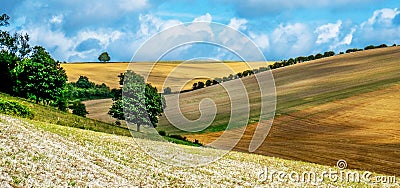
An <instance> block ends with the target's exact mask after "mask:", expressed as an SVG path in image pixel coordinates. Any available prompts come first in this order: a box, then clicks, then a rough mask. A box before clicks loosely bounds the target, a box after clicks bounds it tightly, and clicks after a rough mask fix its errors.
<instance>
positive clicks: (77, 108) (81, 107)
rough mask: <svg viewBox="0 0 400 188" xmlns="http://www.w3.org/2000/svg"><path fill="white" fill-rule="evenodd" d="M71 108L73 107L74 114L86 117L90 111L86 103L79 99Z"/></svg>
mask: <svg viewBox="0 0 400 188" xmlns="http://www.w3.org/2000/svg"><path fill="white" fill-rule="evenodd" d="M69 108H70V109H72V114H75V115H78V116H82V117H86V114H88V113H89V112H87V111H86V106H85V104H83V103H82V102H80V101H78V102H75V103H74V104H73V105H72V106H71V107H69Z"/></svg>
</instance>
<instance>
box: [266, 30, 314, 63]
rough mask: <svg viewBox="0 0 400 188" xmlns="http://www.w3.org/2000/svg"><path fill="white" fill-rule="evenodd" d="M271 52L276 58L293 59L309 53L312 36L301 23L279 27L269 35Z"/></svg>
mask: <svg viewBox="0 0 400 188" xmlns="http://www.w3.org/2000/svg"><path fill="white" fill-rule="evenodd" d="M270 39H271V41H270V42H271V46H273V47H272V48H271V50H272V51H273V52H274V55H275V56H278V57H294V56H297V55H304V54H306V53H309V51H310V49H311V47H312V44H313V40H314V36H313V35H312V32H311V31H310V29H309V27H308V26H307V25H305V24H302V23H295V24H287V25H282V24H281V25H279V27H278V28H276V29H275V30H274V31H273V32H272V34H271V37H270Z"/></svg>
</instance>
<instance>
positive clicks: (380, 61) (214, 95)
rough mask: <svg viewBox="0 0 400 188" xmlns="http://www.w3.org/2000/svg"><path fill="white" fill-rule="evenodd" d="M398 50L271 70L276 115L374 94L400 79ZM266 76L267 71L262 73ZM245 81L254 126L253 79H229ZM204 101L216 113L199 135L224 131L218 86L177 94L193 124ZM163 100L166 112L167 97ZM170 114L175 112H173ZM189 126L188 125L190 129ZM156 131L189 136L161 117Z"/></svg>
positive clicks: (223, 97) (224, 102) (223, 100)
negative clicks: (355, 96) (215, 109)
mask: <svg viewBox="0 0 400 188" xmlns="http://www.w3.org/2000/svg"><path fill="white" fill-rule="evenodd" d="M398 57H400V47H388V48H384V49H375V50H368V51H362V52H355V53H350V54H344V55H337V56H334V57H329V58H323V59H320V60H315V61H310V62H305V63H301V64H296V65H292V66H288V67H283V68H278V69H274V70H272V74H273V75H274V79H275V85H276V95H277V106H276V114H277V115H282V114H290V113H293V112H297V111H301V110H304V109H307V108H310V107H314V106H318V105H321V104H325V103H329V102H333V101H336V100H340V99H345V98H349V97H351V96H354V95H359V94H362V93H367V92H371V91H376V90H379V89H382V88H386V87H389V86H391V85H393V84H396V83H399V81H400V74H398V73H399V72H400V60H399V58H398ZM262 74H268V73H260V75H262ZM241 81H242V82H243V83H244V85H245V87H246V89H247V91H248V93H249V100H250V107H251V109H250V121H249V124H251V123H254V122H258V117H259V113H260V105H261V102H260V99H261V96H260V95H259V93H257V89H258V85H257V81H256V80H255V78H254V76H249V77H246V78H243V79H241V80H233V81H230V83H229V85H238V86H240V85H241V83H240V82H241ZM204 98H210V99H212V100H213V101H215V103H216V105H217V108H218V111H217V114H216V117H215V119H214V121H213V123H212V124H211V125H210V126H209V127H207V129H205V130H203V131H202V132H200V133H209V132H218V131H223V130H225V129H226V127H227V125H228V122H229V118H230V112H231V109H230V101H229V96H228V94H227V92H226V91H225V90H224V88H223V87H221V86H220V85H217V86H212V87H207V88H205V89H201V90H196V91H193V92H188V93H182V94H180V96H179V99H180V101H179V102H180V110H181V111H182V114H183V115H184V116H185V117H186V118H188V119H191V120H195V119H197V118H199V117H200V112H199V103H200V101H201V100H202V99H204ZM166 99H167V109H166V110H167V111H168V110H169V109H168V99H169V96H168V95H167V96H166ZM169 113H170V114H179V113H178V112H175V111H173V110H171V112H169ZM188 126H189V125H188ZM158 129H160V130H164V131H166V132H167V133H170V134H190V133H189V132H185V131H181V130H179V129H177V128H175V127H174V126H172V125H171V124H170V122H169V121H168V120H167V119H166V118H165V116H162V117H161V118H160V123H159V127H158Z"/></svg>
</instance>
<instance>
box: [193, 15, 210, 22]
mask: <svg viewBox="0 0 400 188" xmlns="http://www.w3.org/2000/svg"><path fill="white" fill-rule="evenodd" d="M211 21H212V16H211V14H210V13H206V14H205V15H202V16H199V17H197V18H195V19H194V20H193V22H211Z"/></svg>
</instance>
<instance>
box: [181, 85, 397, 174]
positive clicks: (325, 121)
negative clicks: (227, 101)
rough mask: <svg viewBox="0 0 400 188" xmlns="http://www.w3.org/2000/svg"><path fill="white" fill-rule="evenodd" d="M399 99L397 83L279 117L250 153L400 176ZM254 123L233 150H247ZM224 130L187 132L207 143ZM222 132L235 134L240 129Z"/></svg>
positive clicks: (191, 137)
mask: <svg viewBox="0 0 400 188" xmlns="http://www.w3.org/2000/svg"><path fill="white" fill-rule="evenodd" d="M399 101H400V84H397V85H395V86H392V87H389V88H385V89H381V90H378V91H374V92H369V93H365V94H360V95H357V96H353V97H350V98H346V99H341V100H337V101H334V102H329V103H326V104H323V105H318V106H316V107H311V108H307V109H304V110H302V111H298V112H293V113H290V114H287V115H281V116H278V117H276V118H275V119H274V123H273V126H272V128H271V130H270V132H269V135H268V137H267V139H266V140H265V141H264V142H263V144H262V145H261V146H260V147H259V148H258V149H257V150H256V151H255V152H254V153H257V154H262V155H268V156H275V157H280V158H285V159H292V160H302V161H308V162H313V163H318V164H325V165H331V166H334V165H335V164H336V162H337V161H338V160H340V159H344V160H346V161H347V163H348V168H352V169H360V170H369V171H374V172H380V173H384V174H392V175H393V174H395V175H400V161H399V159H400V115H399V112H400V103H399ZM256 127H257V123H255V124H252V125H249V126H248V127H247V128H246V131H245V134H244V136H243V137H242V138H241V140H240V141H239V143H238V145H236V147H235V148H234V150H236V151H242V152H249V151H248V148H249V144H250V141H251V139H252V138H253V134H254V131H255V128H256ZM222 133H223V132H214V133H205V134H199V135H186V136H187V137H188V138H189V139H190V140H194V139H197V140H199V141H200V142H201V143H204V144H207V143H210V142H212V141H214V140H215V139H217V138H218V137H220V136H221V135H222ZM225 134H227V135H231V137H235V135H237V134H240V131H237V130H228V131H226V132H225ZM225 138H226V137H225ZM227 141H229V139H227ZM213 146H214V147H217V148H223V147H224V146H223V145H213Z"/></svg>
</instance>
